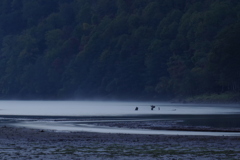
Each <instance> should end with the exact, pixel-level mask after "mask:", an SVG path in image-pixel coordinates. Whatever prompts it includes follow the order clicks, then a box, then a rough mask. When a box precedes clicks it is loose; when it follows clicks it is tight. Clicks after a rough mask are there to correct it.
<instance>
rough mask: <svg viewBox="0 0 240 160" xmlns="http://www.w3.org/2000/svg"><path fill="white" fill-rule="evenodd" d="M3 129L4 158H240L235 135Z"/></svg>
mask: <svg viewBox="0 0 240 160" xmlns="http://www.w3.org/2000/svg"><path fill="white" fill-rule="evenodd" d="M0 129H1V132H0V150H1V152H0V156H1V157H2V158H3V159H20V160H21V159H74V160H76V159H140V160H141V159H179V158H180V159H240V148H239V145H240V137H234V136H231V137H228V136H181V135H136V134H114V133H110V134H109V133H92V132H59V131H58V132H56V131H53V130H40V129H28V128H20V127H9V126H2V127H0Z"/></svg>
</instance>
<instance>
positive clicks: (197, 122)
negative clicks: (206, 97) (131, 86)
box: [0, 101, 240, 136]
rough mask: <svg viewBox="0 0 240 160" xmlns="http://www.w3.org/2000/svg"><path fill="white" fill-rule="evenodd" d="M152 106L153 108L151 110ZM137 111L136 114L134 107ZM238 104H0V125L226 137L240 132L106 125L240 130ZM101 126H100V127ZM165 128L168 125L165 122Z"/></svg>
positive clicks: (21, 102)
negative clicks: (127, 125)
mask: <svg viewBox="0 0 240 160" xmlns="http://www.w3.org/2000/svg"><path fill="white" fill-rule="evenodd" d="M151 105H155V106H156V107H155V108H154V110H151V107H150V106H151ZM136 107H138V110H137V111H135V108H136ZM239 115H240V105H239V104H177V103H168V102H165V103H163V102H112V101H107V102H104V101H0V123H1V124H2V125H13V126H19V127H29V128H38V129H50V130H55V131H85V132H102V133H127V134H168V135H214V136H219V135H225V136H240V133H239V132H203V131H180V130H174V131H173V130H159V129H158V130H156V129H154V130H153V129H141V128H125V127H119V126H117V125H116V126H114V125H111V126H106V125H105V124H106V122H108V123H109V122H110V123H113V124H118V123H125V124H128V123H134V122H144V123H146V124H147V122H149V123H152V124H151V125H153V124H155V123H154V121H156V122H157V123H156V124H158V122H161V121H170V122H171V121H174V122H177V123H179V124H181V125H190V126H202V127H215V128H218V127H220V128H226V129H227V128H240V123H239V122H240V116H239ZM101 124H102V125H101ZM167 125H171V123H168V124H167Z"/></svg>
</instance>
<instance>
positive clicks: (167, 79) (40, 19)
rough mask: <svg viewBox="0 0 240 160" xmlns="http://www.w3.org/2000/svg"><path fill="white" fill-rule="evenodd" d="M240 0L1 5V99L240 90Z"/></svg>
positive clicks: (10, 1) (4, 1)
mask: <svg viewBox="0 0 240 160" xmlns="http://www.w3.org/2000/svg"><path fill="white" fill-rule="evenodd" d="M239 37H240V2H239V1H238V0H114V1H113V0H87V1H86V0H34V1H32V0H1V1H0V48H1V50H0V73H1V74H0V97H2V98H3V99H4V98H24V99H25V98H28V99H36V98H39V99H46V98H47V99H56V98H64V99H66V98H73V97H75V98H93V97H104V98H142V99H144V98H157V99H160V98H169V97H186V96H194V95H199V94H205V93H223V92H236V93H238V92H239V91H240V72H239V69H240V49H239V46H240V41H239Z"/></svg>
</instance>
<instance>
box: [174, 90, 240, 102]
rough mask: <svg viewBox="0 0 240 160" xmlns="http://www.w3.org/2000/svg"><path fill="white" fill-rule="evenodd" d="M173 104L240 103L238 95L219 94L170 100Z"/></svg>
mask: <svg viewBox="0 0 240 160" xmlns="http://www.w3.org/2000/svg"><path fill="white" fill-rule="evenodd" d="M171 102H173V103H218V104H221V103H222V104H225V103H227V104H236V103H240V94H239V93H232V92H227V93H220V94H201V95H196V96H189V97H184V98H175V99H172V100H171Z"/></svg>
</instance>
